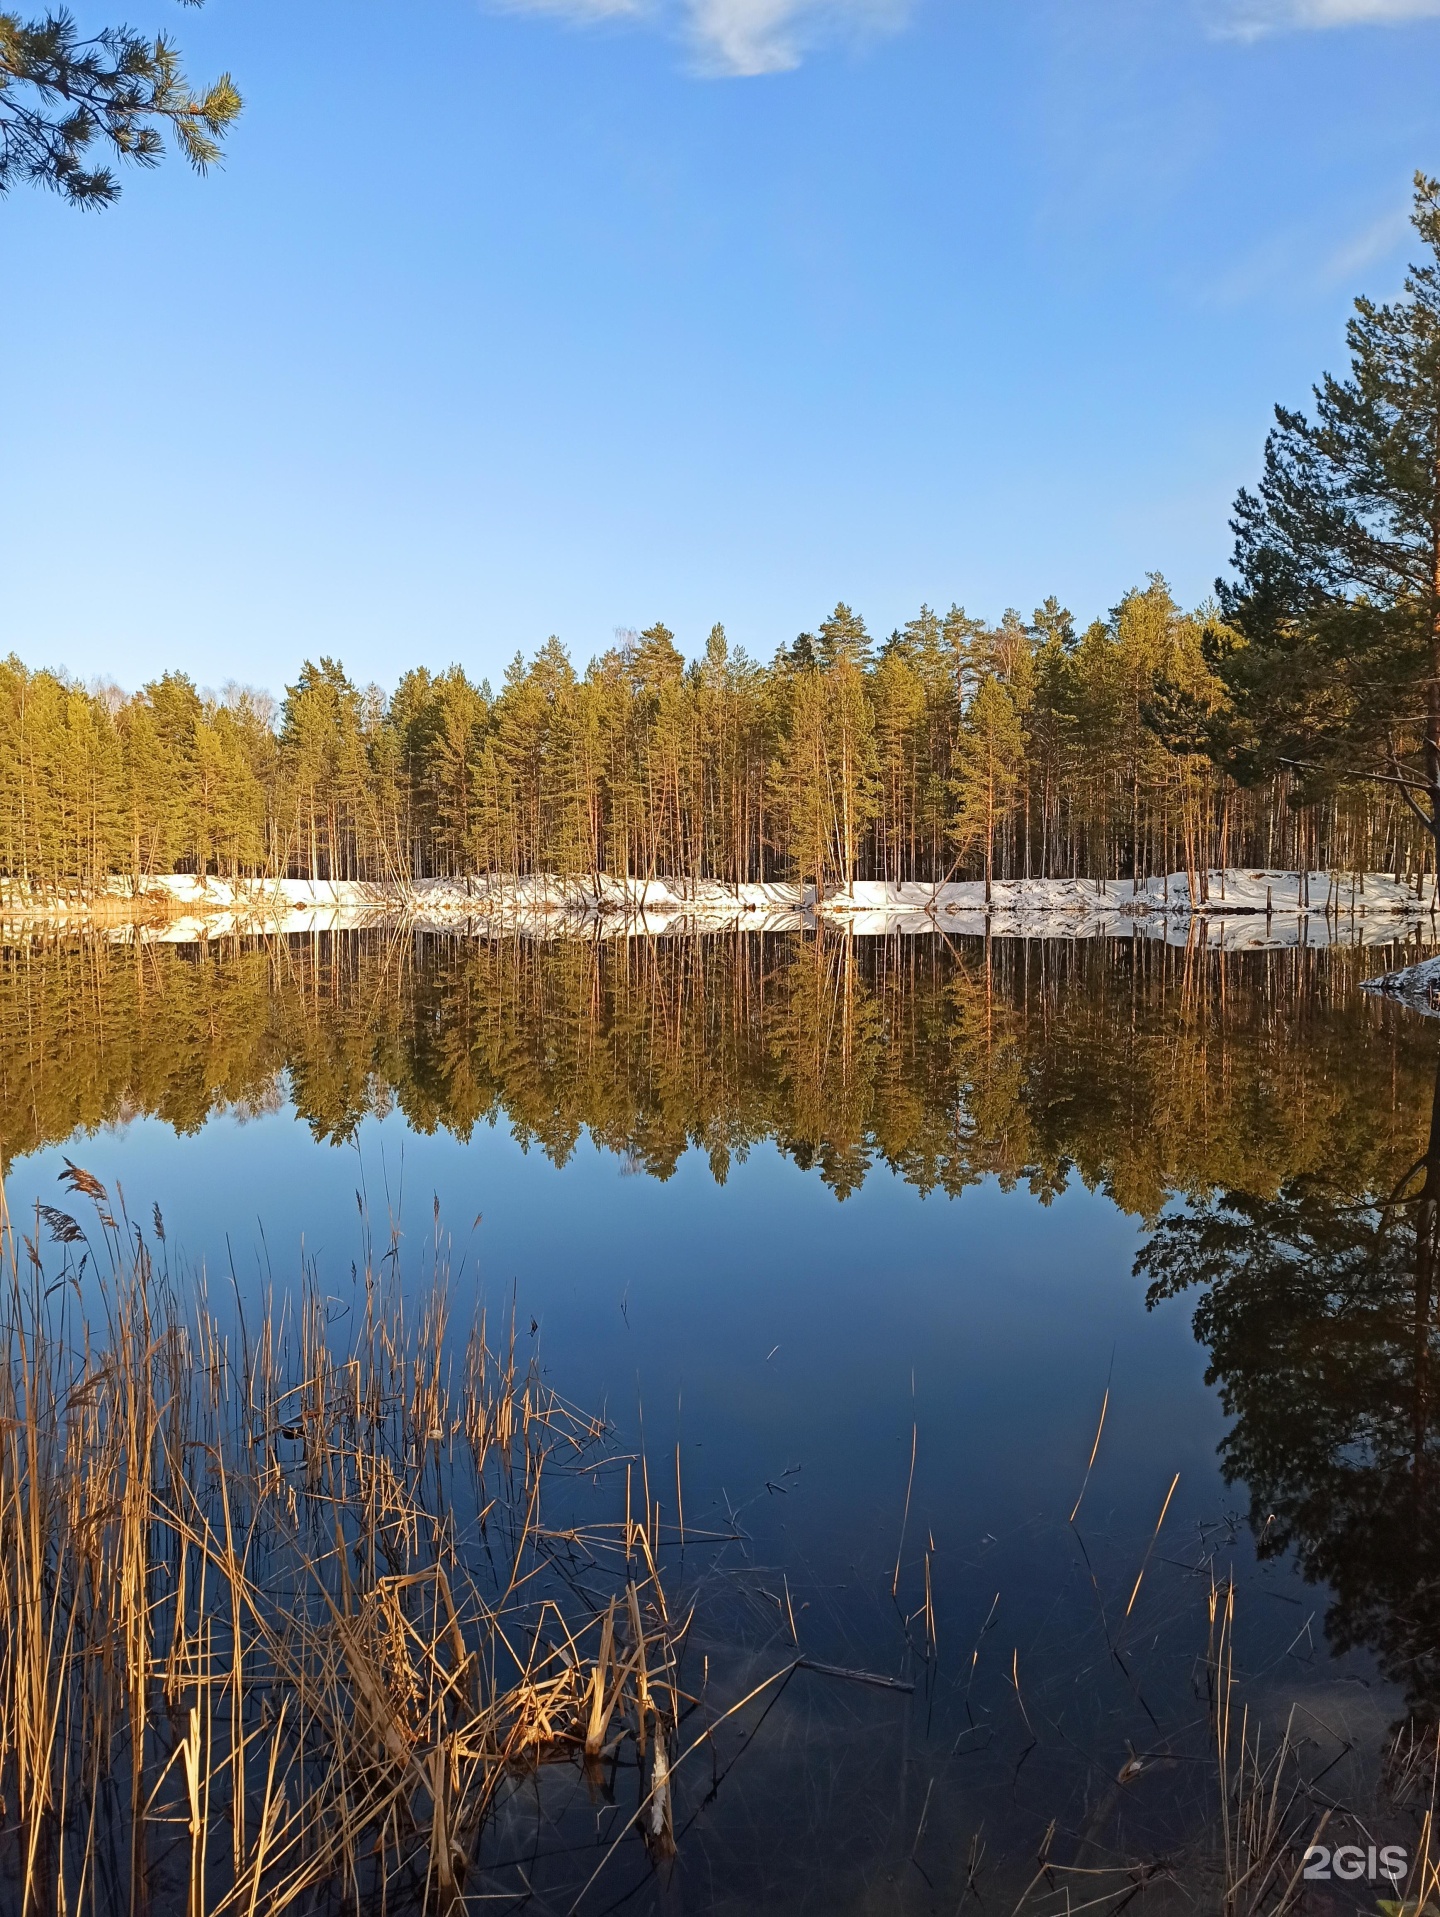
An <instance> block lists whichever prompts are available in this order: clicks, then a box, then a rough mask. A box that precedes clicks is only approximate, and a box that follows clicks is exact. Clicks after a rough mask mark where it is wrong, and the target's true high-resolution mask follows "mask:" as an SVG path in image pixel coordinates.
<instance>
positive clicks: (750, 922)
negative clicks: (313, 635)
mask: <svg viewBox="0 0 1440 1917" xmlns="http://www.w3.org/2000/svg"><path fill="white" fill-rule="evenodd" d="M143 892H144V896H145V898H147V899H150V900H153V901H154V903H155V906H156V912H155V919H156V923H155V924H154V925H153V926H149V927H146V928H145V934H144V935H145V936H149V937H163V938H166V939H169V940H175V941H188V940H192V939H196V938H202V937H209V938H214V937H218V936H221V935H222V934H224V933H226V932H231V931H239V930H255V931H278V932H287V933H288V932H311V931H327V930H338V929H342V928H347V927H358V926H364V925H380V924H396V925H404V926H407V927H410V928H414V929H419V930H434V931H449V932H458V933H462V934H470V935H474V936H494V935H508V934H514V933H517V932H518V933H523V934H528V935H540V936H564V935H566V934H572V935H573V934H576V933H583V934H584V935H586V936H592V937H593V936H595V935H596V934H597V933H599V934H600V935H602V936H607V935H608V936H628V935H631V934H637V933H638V934H641V935H658V934H666V933H687V932H708V931H721V930H746V931H767V932H769V931H774V932H781V931H796V930H801V929H804V928H807V927H810V928H813V927H814V926H815V925H816V924H817V923H819V922H821V921H824V922H827V923H830V924H833V925H835V926H836V927H837V928H844V929H846V930H848V931H850V932H853V933H855V934H857V935H860V936H870V935H878V934H884V933H894V932H901V933H911V934H915V935H933V934H935V933H936V932H944V933H951V934H954V935H956V936H962V937H966V936H974V935H983V934H984V933H985V932H986V931H987V930H988V931H989V932H990V933H991V934H992V935H994V936H1011V937H1015V936H1022V937H1023V936H1028V937H1062V938H1086V937H1131V936H1140V937H1146V938H1158V939H1164V940H1166V941H1168V942H1170V943H1180V944H1191V945H1193V944H1197V943H1204V944H1207V945H1214V946H1222V945H1223V946H1224V947H1226V949H1236V950H1238V949H1241V948H1244V947H1251V946H1283V945H1295V944H1301V943H1303V944H1313V945H1319V944H1330V943H1333V942H1339V941H1343V942H1344V943H1346V944H1353V943H1363V944H1372V943H1386V942H1389V941H1391V940H1393V939H1394V937H1395V934H1396V932H1397V930H1398V929H1400V927H1401V926H1402V925H1404V924H1405V923H1406V922H1409V923H1410V924H1415V923H1416V922H1417V921H1420V920H1422V919H1423V921H1424V922H1425V923H1427V924H1431V923H1436V915H1437V905H1436V897H1435V886H1434V881H1433V880H1428V879H1427V880H1426V881H1425V883H1424V887H1423V896H1419V895H1417V893H1416V892H1415V890H1414V888H1413V887H1412V886H1411V885H1410V884H1409V883H1408V882H1407V881H1405V880H1404V879H1403V878H1397V877H1396V876H1395V875H1393V874H1390V873H1373V872H1372V873H1366V874H1365V875H1364V877H1363V878H1361V877H1359V876H1357V875H1352V874H1348V873H1347V874H1343V875H1332V874H1330V873H1327V872H1311V873H1305V874H1300V873H1295V872H1279V871H1255V870H1253V869H1244V870H1235V869H1232V870H1229V871H1225V872H1218V871H1212V872H1209V873H1206V874H1205V875H1204V877H1203V879H1200V880H1198V882H1197V886H1196V892H1197V895H1198V896H1197V897H1196V898H1195V900H1193V901H1192V899H1191V895H1190V884H1189V880H1188V878H1187V875H1186V874H1185V873H1183V872H1177V873H1170V874H1168V875H1166V876H1162V877H1159V878H1150V879H1145V880H1142V881H1141V882H1140V884H1139V885H1138V886H1136V885H1135V884H1133V883H1132V881H1130V880H1129V879H1122V880H1114V879H1112V880H1109V881H1106V880H1095V879H997V880H996V881H995V882H994V884H993V886H992V888H991V898H990V902H989V906H988V908H987V905H986V901H985V888H984V885H983V884H982V883H981V882H980V881H979V880H962V881H957V882H952V883H950V884H946V885H938V886H935V885H922V884H917V883H908V884H894V883H884V882H880V881H876V880H857V881H856V883H855V884H854V885H853V886H851V887H849V888H848V889H847V890H846V891H843V892H834V893H827V894H824V895H822V896H821V897H820V898H819V899H818V900H817V898H816V895H815V888H814V887H813V886H805V887H803V888H802V887H800V886H797V885H783V884H771V885H756V884H746V885H739V886H727V885H721V884H719V883H718V882H715V881H703V882H700V883H698V884H689V885H687V884H683V883H681V882H679V881H676V880H665V879H630V880H621V879H614V878H609V877H604V876H602V877H600V878H599V879H594V878H589V879H562V878H558V877H555V876H553V875H544V874H542V875H539V876H536V877H527V878H500V877H479V878H474V877H472V878H459V879H455V878H449V879H421V880H416V881H414V882H412V883H409V884H398V883H397V884H392V885H379V884H372V883H367V882H365V881H361V880H345V879H342V880H328V879H320V880H313V881H312V880H307V879H277V880H254V881H243V880H242V881H235V882H232V881H229V880H224V879H213V878H211V879H199V878H196V877H193V876H191V875H189V874H184V873H180V874H165V875H161V876H157V877H155V878H153V879H149V880H147V881H146V882H145V885H144V887H143ZM115 896H116V899H117V902H118V901H119V900H120V899H127V900H128V897H129V890H128V887H123V886H121V885H117V886H116V887H115ZM92 916H93V915H92V914H91V913H90V911H89V909H88V908H87V907H86V905H85V904H84V902H83V901H74V902H67V901H64V900H54V901H48V902H46V903H44V904H41V905H34V904H32V903H31V902H30V901H28V900H24V901H22V900H21V899H19V898H16V897H14V896H13V895H12V896H11V897H9V898H6V897H4V896H3V895H0V921H9V922H11V923H19V924H29V925H36V924H42V925H55V926H60V925H76V924H83V923H85V922H86V920H87V919H88V918H91V917H92ZM115 929H116V931H117V932H120V933H121V934H122V935H123V936H133V935H134V928H133V927H132V926H130V925H128V924H127V925H126V926H124V927H116V928H115Z"/></svg>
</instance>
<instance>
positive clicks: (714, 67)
mask: <svg viewBox="0 0 1440 1917" xmlns="http://www.w3.org/2000/svg"><path fill="white" fill-rule="evenodd" d="M685 9H686V15H687V23H686V24H687V32H688V37H689V39H690V42H691V45H692V48H693V50H694V55H695V60H696V64H697V65H698V66H699V67H700V69H701V71H702V72H707V73H718V74H730V75H736V76H745V75H754V74H762V73H785V72H788V71H789V70H790V69H791V68H792V67H798V66H799V64H800V62H801V60H802V59H803V58H804V56H805V55H806V54H807V53H808V52H810V51H811V49H812V48H813V47H815V46H816V45H818V44H819V43H820V42H822V41H824V40H834V39H849V40H855V39H870V38H873V37H874V36H875V35H877V34H881V33H889V32H894V31H896V30H897V29H898V28H899V27H900V26H902V25H903V24H904V19H905V13H906V8H905V6H904V5H903V4H901V0H685Z"/></svg>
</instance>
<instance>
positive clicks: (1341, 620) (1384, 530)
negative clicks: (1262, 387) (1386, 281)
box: [1219, 174, 1440, 841]
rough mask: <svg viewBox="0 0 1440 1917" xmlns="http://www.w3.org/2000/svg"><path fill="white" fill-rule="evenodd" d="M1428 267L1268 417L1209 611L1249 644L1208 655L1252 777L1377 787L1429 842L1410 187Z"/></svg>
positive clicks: (1434, 826)
mask: <svg viewBox="0 0 1440 1917" xmlns="http://www.w3.org/2000/svg"><path fill="white" fill-rule="evenodd" d="M1413 223H1414V226H1415V230H1416V232H1417V233H1418V234H1419V236H1420V238H1421V240H1422V241H1423V242H1424V246H1425V249H1426V254H1427V257H1426V258H1425V261H1424V263H1423V264H1422V265H1419V266H1412V267H1411V269H1410V272H1409V274H1408V276H1407V278H1406V281H1405V297H1404V298H1403V299H1401V300H1399V301H1397V302H1396V303H1394V304H1393V305H1385V306H1377V305H1376V304H1375V303H1374V302H1373V301H1371V300H1368V299H1359V300H1357V301H1356V302H1355V312H1354V317H1353V318H1352V319H1351V321H1350V324H1349V328H1348V331H1347V342H1348V345H1349V349H1350V371H1349V375H1348V377H1346V378H1343V379H1337V378H1334V377H1332V376H1331V375H1328V374H1327V375H1326V376H1325V378H1324V379H1323V380H1322V381H1321V384H1320V385H1319V386H1318V387H1317V388H1316V389H1315V415H1314V418H1313V419H1310V418H1308V417H1307V416H1306V415H1305V414H1303V413H1299V412H1293V411H1289V410H1287V409H1286V408H1284V407H1277V408H1276V414H1275V420H1276V423H1275V427H1274V429H1273V431H1272V432H1271V434H1270V437H1269V439H1268V440H1267V442H1266V447H1265V469H1264V474H1263V477H1262V479H1261V481H1260V486H1259V490H1258V492H1257V493H1250V492H1241V494H1240V496H1239V498H1238V499H1237V501H1236V506H1235V519H1234V521H1233V527H1234V531H1235V537H1236V546H1235V562H1234V563H1235V570H1236V574H1237V576H1238V577H1237V582H1236V583H1235V584H1233V585H1228V586H1227V585H1225V584H1223V583H1222V585H1221V588H1220V591H1221V604H1222V609H1223V610H1224V612H1225V615H1226V617H1227V619H1228V621H1229V622H1230V624H1231V626H1232V627H1234V628H1235V629H1236V631H1237V632H1238V633H1239V635H1240V636H1241V638H1242V639H1243V640H1244V641H1245V643H1244V644H1243V645H1240V646H1237V647H1234V648H1233V649H1230V650H1229V651H1227V652H1226V653H1225V654H1224V655H1223V657H1221V658H1220V659H1219V664H1220V669H1221V671H1222V672H1223V673H1224V676H1225V678H1226V681H1227V683H1228V685H1229V688H1230V691H1231V694H1232V697H1233V698H1234V700H1235V701H1236V703H1237V705H1238V707H1239V711H1240V715H1241V719H1242V721H1243V724H1244V727H1245V735H1246V736H1245V738H1244V741H1243V748H1244V749H1243V750H1242V751H1240V752H1239V753H1238V754H1236V755H1235V756H1234V757H1233V758H1232V763H1233V764H1234V765H1235V766H1236V768H1237V769H1239V770H1241V771H1242V773H1244V774H1246V775H1248V776H1250V777H1252V778H1253V777H1255V776H1256V775H1257V773H1258V774H1272V773H1274V772H1275V771H1276V770H1278V769H1280V768H1282V767H1285V766H1291V765H1293V766H1294V767H1295V768H1296V769H1297V770H1298V771H1299V772H1300V773H1301V774H1302V776H1303V781H1304V785H1303V791H1304V793H1305V794H1307V795H1308V796H1311V797H1314V798H1323V797H1324V796H1325V795H1326V793H1327V792H1328V791H1330V790H1331V789H1333V787H1334V785H1335V783H1336V782H1337V781H1347V780H1355V779H1359V780H1370V781H1376V782H1381V783H1384V784H1387V785H1389V786H1391V787H1392V788H1393V789H1394V790H1395V791H1396V792H1397V793H1398V794H1399V796H1400V798H1401V800H1402V801H1403V803H1404V804H1405V805H1406V806H1408V807H1409V809H1410V811H1411V813H1412V814H1413V816H1414V817H1415V819H1416V820H1417V821H1418V822H1419V823H1420V824H1421V825H1422V826H1423V827H1424V829H1425V830H1426V831H1427V832H1428V833H1429V834H1430V835H1431V837H1432V838H1433V839H1436V840H1437V841H1440V181H1436V180H1432V179H1428V178H1426V177H1425V175H1423V174H1417V175H1416V177H1415V202H1414V213H1413Z"/></svg>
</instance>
